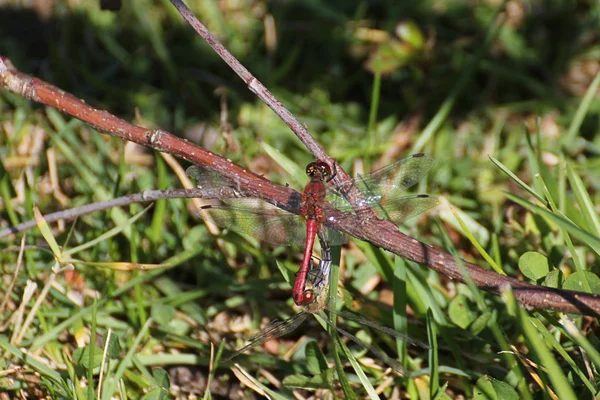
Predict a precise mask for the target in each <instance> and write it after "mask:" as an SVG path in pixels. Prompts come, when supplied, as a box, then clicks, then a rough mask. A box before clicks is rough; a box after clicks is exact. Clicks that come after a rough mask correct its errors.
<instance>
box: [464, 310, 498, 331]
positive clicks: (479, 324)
mask: <svg viewBox="0 0 600 400" xmlns="http://www.w3.org/2000/svg"><path fill="white" fill-rule="evenodd" d="M492 317H493V314H492V313H491V312H490V311H487V312H485V313H483V314H481V315H480V316H479V317H477V319H476V320H475V321H474V322H473V323H472V324H471V326H470V327H469V331H470V332H471V333H472V334H473V335H478V334H479V333H480V332H481V331H483V330H484V329H485V328H486V327H487V326H488V323H489V322H490V319H492Z"/></svg>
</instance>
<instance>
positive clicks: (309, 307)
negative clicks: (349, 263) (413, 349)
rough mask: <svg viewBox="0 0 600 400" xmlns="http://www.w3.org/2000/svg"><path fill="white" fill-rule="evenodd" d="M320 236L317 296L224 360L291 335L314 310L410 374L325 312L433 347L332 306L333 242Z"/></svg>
mask: <svg viewBox="0 0 600 400" xmlns="http://www.w3.org/2000/svg"><path fill="white" fill-rule="evenodd" d="M319 240H320V242H321V259H320V260H319V263H318V264H317V265H316V266H314V267H313V269H312V270H311V271H310V273H309V274H308V278H307V282H306V290H307V291H310V292H311V293H312V294H313V297H312V298H313V300H312V301H311V302H309V303H306V304H304V309H303V310H302V311H301V312H299V313H298V314H296V315H294V316H292V317H290V318H288V319H286V320H284V321H277V320H276V321H273V322H271V323H270V324H268V325H267V326H266V327H265V328H264V329H263V330H262V331H260V332H259V333H258V334H257V335H255V336H253V337H251V338H250V340H249V341H250V343H248V344H247V345H246V346H244V347H242V348H241V349H239V350H237V351H236V352H234V353H233V354H232V355H230V356H229V357H227V358H225V359H224V360H223V361H230V360H232V359H233V358H235V357H237V356H238V355H240V354H242V353H243V352H245V351H246V350H249V349H251V348H253V347H255V346H257V345H259V344H262V343H264V342H267V341H269V340H273V339H277V338H278V337H281V336H284V335H287V334H289V333H291V332H293V331H294V330H295V329H296V328H297V327H298V326H300V324H302V322H304V320H306V318H307V317H308V316H309V315H310V314H320V315H321V317H322V318H323V320H324V321H325V322H326V323H327V325H329V326H330V327H333V328H335V329H336V330H337V331H338V332H339V333H341V334H342V335H344V336H346V337H347V338H349V339H350V340H352V341H353V342H355V343H357V344H358V345H359V346H362V347H364V348H365V349H367V350H369V351H371V352H372V353H374V354H375V355H376V356H377V357H378V358H379V359H381V360H382V361H383V362H385V363H386V364H387V365H388V366H390V367H391V368H392V369H393V370H395V371H396V372H398V373H399V374H400V375H403V376H406V377H409V376H410V373H408V372H407V371H405V370H404V368H403V367H402V364H400V363H399V362H398V361H396V360H395V359H393V358H391V357H390V356H388V355H387V354H385V353H384V352H382V351H380V350H378V349H376V348H375V347H374V346H372V345H370V344H368V343H365V342H364V341H362V340H360V339H359V338H357V337H356V336H354V335H353V334H351V333H350V332H348V331H346V330H344V329H342V328H340V327H339V326H337V325H336V324H333V323H332V322H331V321H330V320H329V318H328V317H327V315H325V314H324V313H322V312H321V311H324V310H329V311H330V312H332V313H333V314H335V315H339V316H341V317H343V318H344V319H347V320H351V321H355V322H358V323H360V324H363V325H366V326H369V327H371V328H374V329H377V330H379V331H380V332H383V333H385V334H387V335H389V336H392V337H395V338H398V339H400V340H402V341H405V342H406V343H408V344H410V345H413V346H419V347H422V348H424V349H428V348H429V346H427V345H426V344H425V343H423V342H421V341H419V340H415V339H412V338H410V337H408V336H405V335H403V334H401V333H399V332H397V331H395V330H393V329H390V328H387V327H385V326H381V325H378V324H376V323H374V322H372V321H371V320H368V319H366V318H363V317H361V316H359V315H358V314H355V313H352V312H347V311H336V310H335V309H333V308H331V307H329V306H328V298H329V271H330V268H331V264H332V259H331V248H330V246H329V244H328V243H327V242H326V241H325V240H323V239H322V238H321V237H319Z"/></svg>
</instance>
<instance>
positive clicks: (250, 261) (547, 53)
mask: <svg viewBox="0 0 600 400" xmlns="http://www.w3.org/2000/svg"><path fill="white" fill-rule="evenodd" d="M16 3H17V2H15V1H0V37H2V40H1V41H0V54H2V55H3V56H6V57H8V58H10V59H11V60H12V61H13V63H14V64H15V65H16V66H17V68H18V69H20V70H21V71H23V72H27V73H29V74H31V75H34V76H36V77H39V78H41V79H44V80H47V81H49V82H50V83H52V84H54V85H56V86H59V87H60V88H62V89H64V90H65V91H68V92H70V93H72V94H74V95H75V96H77V97H80V98H83V99H85V100H86V101H87V102H88V103H90V104H92V105H93V106H95V107H97V108H102V109H106V110H108V111H110V112H111V113H113V114H115V115H117V116H119V117H121V118H123V119H125V120H128V121H132V122H134V123H137V124H140V125H143V126H146V127H160V128H162V129H165V130H169V131H171V132H173V133H176V134H178V135H180V136H183V137H186V138H188V139H189V140H191V141H194V142H196V143H199V144H201V145H203V146H205V147H207V148H209V149H210V150H211V151H214V152H216V153H219V154H222V155H223V156H225V157H227V158H229V159H231V160H233V161H234V162H237V163H239V164H242V165H244V166H245V167H246V168H248V169H250V170H252V171H254V172H257V173H261V174H265V175H266V176H267V177H268V178H270V179H273V180H274V181H276V182H279V183H282V184H285V183H289V184H290V185H292V186H293V187H295V188H297V189H300V188H301V187H302V185H303V184H304V183H305V182H306V180H305V177H304V176H303V170H304V166H305V165H306V164H307V163H308V162H310V161H313V160H312V159H311V156H310V154H309V153H308V152H307V151H306V150H305V149H304V148H303V147H302V145H301V144H300V142H299V141H298V140H297V139H296V138H295V136H294V135H293V134H292V133H291V132H290V131H289V129H287V127H286V126H285V125H284V124H283V123H282V122H281V121H280V120H279V119H278V118H277V117H276V116H275V115H274V114H273V113H272V112H271V111H270V110H268V109H267V108H266V107H265V106H264V105H262V104H261V103H260V102H259V101H258V100H256V99H255V98H254V97H253V96H252V94H251V93H250V92H249V91H248V90H247V88H246V87H245V86H244V84H243V83H242V82H241V81H240V80H239V79H238V78H237V76H235V75H234V73H233V72H231V71H230V70H229V69H228V68H227V67H226V65H225V64H224V63H223V62H222V61H221V60H220V59H219V58H218V57H217V56H216V55H215V54H213V53H212V51H211V50H210V48H209V47H208V46H207V45H206V44H204V43H202V41H201V40H200V39H199V38H198V37H196V36H195V34H194V32H193V30H192V29H191V28H190V27H188V26H186V25H184V24H183V22H182V19H181V17H180V16H179V15H178V14H177V13H176V12H175V11H174V9H173V8H172V7H171V6H170V5H169V3H168V2H166V1H164V2H150V1H146V0H135V1H130V2H124V3H125V4H124V5H123V9H122V10H121V11H120V12H119V13H110V12H101V11H99V10H98V4H97V3H98V2H83V3H85V5H80V6H78V7H75V6H72V5H69V4H71V3H72V2H65V1H62V0H58V1H57V2H56V6H55V8H53V9H51V10H49V14H48V17H45V18H42V17H40V14H39V12H36V11H33V10H31V9H24V8H18V7H17V6H16V5H15V4H16ZM189 3H190V4H191V6H192V8H193V10H194V11H195V12H196V15H197V16H198V17H199V19H200V20H201V21H202V22H203V23H205V24H206V25H207V26H208V28H209V29H211V31H212V32H213V33H214V34H215V35H216V36H217V37H218V38H219V39H220V40H221V41H222V42H223V43H224V44H225V45H226V46H227V48H228V49H229V50H230V51H231V52H232V53H233V54H234V55H236V56H237V57H238V58H239V59H240V60H241V61H242V63H244V65H245V66H246V67H247V68H248V69H249V70H251V71H252V72H253V73H254V74H255V75H256V76H257V77H258V78H259V79H261V80H262V82H263V83H264V84H265V85H266V86H267V87H268V88H269V89H270V90H271V91H272V92H273V93H274V94H275V95H276V96H277V97H278V98H279V100H280V101H281V102H282V103H283V104H285V105H286V106H287V107H288V108H289V109H290V110H291V111H292V112H293V113H294V114H295V115H296V116H297V118H298V119H299V120H300V121H301V122H302V123H304V124H306V125H307V127H308V128H309V131H310V132H311V133H312V134H314V135H315V137H316V138H317V140H318V141H319V142H320V143H321V144H322V145H323V146H324V148H325V149H326V150H327V151H328V152H329V154H331V155H332V156H333V157H335V158H336V159H337V160H338V161H339V162H340V164H341V165H342V166H343V167H344V168H345V169H346V170H347V171H348V172H349V173H355V172H360V171H361V170H369V169H374V168H377V167H380V166H383V165H386V164H389V163H391V162H393V161H395V160H397V159H399V158H401V157H402V156H404V155H408V154H410V153H412V152H416V151H426V152H428V153H431V154H432V155H433V156H434V157H435V158H436V161H437V163H436V165H435V166H434V168H433V170H432V171H431V172H430V173H429V175H428V176H427V177H426V179H425V180H424V182H423V183H421V186H420V187H419V188H418V191H419V192H427V193H430V194H433V195H436V196H439V197H441V198H443V201H442V203H443V205H442V206H440V207H439V208H438V209H435V210H433V211H431V212H429V213H427V214H425V215H424V216H421V217H418V218H415V219H413V220H410V221H407V223H406V225H404V226H403V227H402V230H403V231H405V232H407V233H409V234H410V235H411V236H413V237H416V238H418V239H419V240H422V241H424V242H426V243H430V244H432V245H435V246H436V247H439V248H442V249H445V250H446V251H448V252H449V253H451V254H453V255H455V256H456V258H457V260H458V259H459V258H462V259H465V260H467V261H471V262H475V263H477V264H479V265H482V266H485V267H489V268H492V267H493V268H495V269H496V270H497V271H502V272H503V273H505V274H507V275H509V276H515V277H518V278H519V279H522V280H527V281H530V282H533V283H537V284H540V285H548V286H553V287H562V288H571V289H578V290H589V291H592V292H594V293H600V284H599V283H600V282H599V279H598V273H599V272H600V271H599V267H598V266H599V265H600V264H599V262H598V260H599V256H598V254H599V250H600V239H599V233H600V226H599V222H598V204H600V191H599V190H598V188H599V187H600V185H599V179H598V177H599V176H600V157H598V155H599V154H600V134H598V132H599V131H600V130H599V125H600V124H599V123H598V121H600V101H599V100H598V96H597V94H596V95H594V94H595V93H596V92H597V85H598V81H599V79H600V78H598V75H595V73H594V71H596V69H595V68H597V66H598V65H600V57H599V56H598V50H599V49H598V45H597V43H596V42H595V41H594V40H592V38H593V37H594V35H596V33H597V31H598V21H599V17H600V9H599V8H598V5H597V4H596V3H594V2H591V1H582V2H566V1H564V2H543V3H542V2H539V3H538V2H536V3H535V4H533V5H527V6H524V7H525V8H524V9H523V11H524V14H522V18H521V17H520V14H519V13H518V12H515V9H511V12H509V13H506V12H505V10H500V11H502V12H499V10H498V9H496V8H493V7H491V6H488V5H486V4H487V3H473V4H477V5H476V6H474V5H471V4H470V3H468V4H470V5H465V4H466V3H464V2H453V1H446V2H429V1H423V2H414V4H412V3H411V2H387V3H390V4H387V3H383V2H382V3H375V2H348V1H341V0H334V1H328V2H264V1H250V0H248V1H246V2H237V3H235V4H234V2H228V1H223V2H217V1H198V2H191V1H190V2H189ZM518 4H520V3H517V2H513V4H512V5H513V6H514V5H518ZM267 15H270V16H272V17H273V20H274V22H275V26H276V30H277V47H276V48H275V49H274V50H273V49H270V48H267V46H266V45H265V43H266V41H267V40H266V39H265V21H268V18H266V17H267ZM407 21H411V22H412V24H406V25H404V27H405V28H406V29H407V30H406V31H405V32H408V33H405V34H404V36H403V40H404V42H402V43H401V41H400V39H399V38H398V37H397V36H395V34H394V30H395V28H396V27H397V25H398V24H399V23H400V22H407ZM24 27H27V29H25V28H24ZM359 28H360V29H359ZM366 28H371V29H375V28H377V29H380V30H381V32H387V34H388V36H387V39H384V40H383V42H381V43H379V44H375V43H369V42H367V41H365V40H364V38H365V37H366V36H367V35H365V34H364V33H365V32H367V30H366ZM361 32H362V33H361ZM381 32H380V33H381ZM370 33H371V34H372V33H373V31H370ZM406 43H411V44H412V47H411V46H408V47H407V46H406ZM369 57H371V58H370V59H369ZM367 61H368V62H367ZM222 101H224V104H226V111H227V122H228V124H229V128H228V129H229V130H228V131H227V129H223V128H224V127H223V126H221V118H222V113H223V108H222V106H221V102H222ZM223 131H227V133H228V134H227V135H225V134H223ZM49 151H51V152H54V155H55V158H56V163H55V164H54V165H52V167H56V176H57V177H58V186H59V189H60V191H56V190H54V189H53V188H52V186H51V178H50V177H51V173H54V172H53V171H51V168H50V166H49V165H50V164H51V160H52V155H51V153H49ZM0 160H1V162H0V196H1V198H0V229H2V228H5V227H8V226H12V225H15V224H17V223H20V222H23V221H28V220H31V219H33V218H34V216H35V213H34V206H37V208H38V209H39V210H40V212H41V213H42V214H49V213H51V212H54V211H57V210H61V209H66V208H70V207H76V206H80V205H84V204H89V203H93V202H97V201H102V200H107V199H111V198H115V197H119V196H123V195H126V194H129V193H138V192H141V191H143V190H147V189H162V188H171V187H181V183H180V182H179V181H178V179H177V177H176V175H175V173H174V171H173V169H172V168H171V167H170V166H169V164H168V163H167V162H165V161H164V160H163V159H162V158H161V156H160V155H158V154H155V153H138V152H136V150H135V149H133V148H132V147H130V145H127V144H126V143H125V142H123V141H122V140H120V139H117V138H114V137H110V136H107V135H101V134H98V133H97V132H95V131H94V130H93V129H92V128H90V127H88V126H86V125H84V124H83V123H81V122H79V121H77V120H74V119H72V118H71V117H69V116H67V115H64V114H61V113H60V112H58V111H56V110H54V109H51V108H46V107H40V106H39V105H37V104H34V103H32V102H29V101H27V100H25V99H23V98H20V97H18V96H16V95H13V94H10V93H7V92H5V91H3V92H2V93H1V94H0ZM189 204H190V202H189V201H188V200H182V199H175V200H169V201H160V202H157V203H156V204H155V205H154V206H153V207H152V208H150V209H148V210H145V207H146V206H145V205H137V204H136V205H132V206H131V207H129V208H123V209H113V210H110V211H106V212H97V213H94V214H90V215H87V216H84V217H82V218H80V219H79V220H77V221H75V222H66V223H64V224H51V225H50V226H49V227H44V225H43V224H40V226H39V227H38V228H36V229H32V230H30V231H28V232H26V235H23V234H19V235H17V236H15V237H9V238H0V250H2V251H1V252H0V265H1V266H2V280H1V281H0V295H1V296H2V298H0V302H1V303H0V305H1V307H0V349H1V351H2V357H1V360H0V391H6V392H8V393H9V394H10V396H12V397H16V396H18V395H20V394H21V395H22V396H23V393H28V394H29V397H30V398H36V397H40V396H41V395H47V396H50V397H52V398H81V399H84V398H92V397H94V396H97V395H98V393H99V392H98V389H100V390H101V397H102V398H110V397H111V396H119V397H120V398H130V399H132V398H141V397H142V396H146V398H148V399H154V398H165V397H162V396H167V395H168V393H169V390H171V395H174V394H175V392H176V391H178V393H179V395H180V396H187V394H189V393H195V394H196V395H197V396H198V397H201V396H204V398H231V397H233V396H234V394H236V393H238V392H241V393H243V394H242V395H241V397H243V398H248V397H250V396H255V397H258V396H259V395H258V393H261V391H263V392H264V393H269V395H270V396H271V397H273V398H291V397H293V393H294V391H298V392H299V393H300V394H301V395H303V396H307V397H308V396H314V397H315V398H326V397H327V396H329V397H332V398H351V397H352V396H355V397H356V398H376V397H377V396H379V397H380V398H392V397H394V396H395V398H411V399H415V398H423V399H427V398H454V397H456V396H458V395H464V396H466V397H468V398H473V397H475V398H478V399H481V398H493V397H496V398H531V399H537V398H552V396H554V395H555V396H556V398H560V399H568V398H592V397H594V396H596V395H597V394H598V392H599V389H598V386H599V385H598V382H597V379H598V378H597V376H598V375H597V373H596V371H597V369H598V367H599V364H600V356H599V355H598V352H597V348H598V338H597V337H596V335H595V334H594V331H596V330H597V328H598V322H597V321H596V320H595V319H593V318H591V317H581V316H573V315H562V314H560V313H557V312H552V311H546V312H535V311H531V310H525V309H523V308H522V307H520V306H518V304H517V303H515V300H514V298H513V297H512V295H511V293H510V291H509V290H507V291H506V292H505V293H504V294H503V296H502V297H498V296H492V295H490V294H487V293H485V292H483V291H480V290H479V289H477V288H476V287H475V286H474V285H473V284H472V282H468V283H467V284H465V285H463V284H457V283H454V282H451V281H449V280H448V279H447V278H446V277H444V276H441V275H438V274H436V273H433V272H431V271H430V270H427V269H425V268H423V267H420V266H418V265H415V264H413V263H410V262H406V261H404V260H401V259H397V258H394V256H392V255H391V254H388V253H386V252H384V251H382V250H380V249H377V248H373V247H372V246H371V245H369V244H367V243H361V242H355V243H352V244H351V245H350V246H347V247H345V248H344V249H343V250H342V251H341V253H340V255H339V262H338V265H341V266H342V268H341V270H340V271H337V270H336V272H335V273H339V276H340V279H341V282H342V283H341V284H340V291H339V293H340V295H341V298H338V299H337V306H338V307H345V308H352V309H359V310H360V312H361V313H362V314H363V315H365V316H367V317H368V318H369V319H371V320H373V321H375V322H377V323H379V324H381V325H384V326H387V327H393V328H395V329H396V330H398V331H399V332H402V333H407V334H409V335H410V336H412V337H414V338H416V339H419V340H421V341H423V342H426V343H429V346H430V349H428V350H425V349H420V348H413V347H410V346H409V347H406V346H405V345H404V344H403V343H402V342H397V341H396V340H395V339H394V338H392V337H389V336H387V335H385V334H382V333H380V332H378V331H376V330H374V329H371V328H369V327H366V326H363V325H360V324H358V323H356V322H353V321H341V320H339V321H337V322H338V324H339V325H340V326H343V328H344V329H346V330H348V331H349V332H350V333H351V334H353V335H355V336H357V337H359V338H361V339H362V340H364V341H365V342H367V343H370V344H372V345H373V346H374V347H375V348H377V349H379V350H381V351H383V352H385V353H386V354H388V355H389V356H390V357H392V358H396V357H398V356H399V355H400V358H399V361H400V362H401V364H402V365H403V366H404V368H405V369H407V370H408V371H411V372H412V373H413V375H411V376H412V377H411V378H404V377H400V376H398V375H396V374H394V373H393V372H390V371H389V370H387V371H386V365H385V364H384V363H383V362H381V361H380V360H377V359H375V360H374V361H371V360H370V358H371V357H373V354H372V353H370V352H367V351H365V350H364V349H363V348H361V347H360V346H357V345H356V344H354V343H353V342H346V339H344V337H343V336H341V337H340V339H341V340H342V341H343V342H344V345H342V343H341V342H340V341H339V339H338V338H337V336H336V335H337V334H333V332H331V329H328V328H325V329H324V328H323V327H322V326H321V325H320V324H319V321H318V320H317V319H316V318H312V317H311V318H309V319H308V320H307V321H306V322H305V323H304V324H303V325H302V326H301V327H300V328H298V330H297V331H296V332H294V333H293V334H291V335H289V336H287V337H284V338H281V339H278V340H276V341H273V342H270V343H269V344H268V345H265V346H263V347H258V348H255V349H253V350H250V351H249V352H247V353H246V354H243V355H241V356H239V357H238V358H236V359H234V360H233V361H232V362H226V363H222V362H219V361H218V360H219V359H220V357H218V356H217V354H218V353H219V352H220V351H223V352H224V353H223V355H224V356H225V357H226V355H227V354H230V352H231V351H233V350H234V349H237V348H240V347H241V346H243V344H244V343H245V340H246V339H247V338H249V337H250V336H251V335H252V334H253V333H255V332H256V331H258V330H259V329H260V328H261V327H262V326H264V324H266V323H267V322H268V321H269V320H272V319H275V318H279V319H283V318H287V317H289V316H291V315H293V314H294V313H295V312H296V311H297V310H295V308H294V307H293V302H292V300H291V297H290V286H289V284H288V283H287V282H286V279H288V280H289V279H293V274H294V272H295V270H296V268H297V267H298V265H299V257H300V250H298V249H294V251H290V250H289V249H285V248H276V249H273V248H271V247H268V246H262V247H261V246H260V244H259V243H257V242H256V241H255V240H252V239H248V238H245V237H241V236H239V235H237V234H235V233H227V234H225V235H223V236H222V237H220V238H216V237H214V236H213V235H211V234H210V233H209V231H208V229H207V227H206V226H205V225H204V224H203V222H202V221H200V220H198V219H197V218H196V217H195V216H194V214H193V212H190V209H189ZM448 205H451V206H452V207H453V208H454V210H455V211H456V215H457V216H458V217H460V221H459V219H457V218H456V216H455V214H453V213H452V212H451V211H450V209H449V208H448ZM23 237H24V244H25V245H26V246H27V247H26V248H25V249H24V250H23V251H22V254H21V252H20V251H19V246H20V244H21V240H22V238H23ZM532 254H533V255H532ZM159 264H165V265H168V267H165V268H158V269H152V270H141V267H140V266H145V268H146V267H150V266H157V265H159ZM278 266H281V269H282V272H283V274H282V273H281V272H280V270H279V269H278ZM282 275H283V276H285V277H286V279H284V278H283V277H282ZM392 294H393V298H392V296H391V295H392ZM330 334H331V336H330ZM90 343H91V344H93V345H90ZM220 346H222V347H220ZM211 360H212V361H211ZM234 363H237V364H239V365H237V366H236V365H234ZM17 368H22V369H17ZM184 376H191V379H190V380H185V379H184V378H183V377H184ZM208 380H210V381H211V385H210V391H206V392H205V389H206V387H207V383H206V382H207V381H208Z"/></svg>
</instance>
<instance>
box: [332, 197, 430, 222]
mask: <svg viewBox="0 0 600 400" xmlns="http://www.w3.org/2000/svg"><path fill="white" fill-rule="evenodd" d="M338 203H342V204H335V207H336V208H338V209H339V210H340V211H344V212H348V213H353V212H354V210H353V209H352V207H351V206H350V204H348V202H346V201H344V202H342V201H338ZM438 203H439V200H438V199H437V197H435V196H430V195H428V194H415V195H410V196H403V197H399V198H392V199H387V200H382V199H381V197H380V196H369V197H366V198H365V201H364V202H362V203H361V206H362V207H365V206H366V207H370V208H372V209H373V210H375V212H376V213H377V215H378V217H379V218H381V219H388V220H390V221H392V222H393V223H395V224H396V225H398V224H400V223H401V222H403V221H406V220H407V219H410V218H412V217H416V216H417V215H419V214H422V213H424V212H425V211H427V210H430V209H432V208H433V207H435V206H436V205H438Z"/></svg>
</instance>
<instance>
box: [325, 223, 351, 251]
mask: <svg viewBox="0 0 600 400" xmlns="http://www.w3.org/2000/svg"><path fill="white" fill-rule="evenodd" d="M319 238H320V239H321V241H322V242H326V243H327V245H328V246H341V245H343V244H346V243H347V242H348V237H347V236H346V235H344V234H343V233H342V232H340V231H338V230H337V229H332V228H325V227H324V229H321V230H320V231H319Z"/></svg>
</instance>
